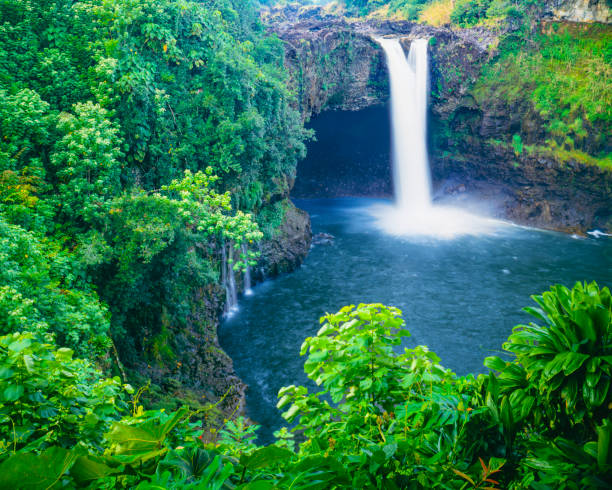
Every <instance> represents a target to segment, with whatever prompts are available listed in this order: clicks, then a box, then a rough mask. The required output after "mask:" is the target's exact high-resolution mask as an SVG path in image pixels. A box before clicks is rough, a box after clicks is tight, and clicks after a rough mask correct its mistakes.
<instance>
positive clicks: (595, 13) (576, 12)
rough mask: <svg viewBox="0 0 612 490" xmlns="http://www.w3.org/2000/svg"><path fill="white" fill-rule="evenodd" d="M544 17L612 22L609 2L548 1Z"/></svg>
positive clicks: (575, 20) (605, 0)
mask: <svg viewBox="0 0 612 490" xmlns="http://www.w3.org/2000/svg"><path fill="white" fill-rule="evenodd" d="M544 5H545V6H544V15H545V16H547V17H549V18H552V19H555V20H568V21H572V22H602V23H604V24H609V23H610V22H612V9H611V8H610V3H609V0H547V1H545V2H544Z"/></svg>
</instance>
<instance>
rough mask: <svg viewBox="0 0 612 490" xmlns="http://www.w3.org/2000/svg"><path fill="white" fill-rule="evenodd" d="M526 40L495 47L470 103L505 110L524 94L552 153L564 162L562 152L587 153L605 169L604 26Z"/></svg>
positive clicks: (606, 37) (607, 33)
mask: <svg viewBox="0 0 612 490" xmlns="http://www.w3.org/2000/svg"><path fill="white" fill-rule="evenodd" d="M530 37H531V39H530V42H529V43H525V42H517V40H516V39H515V38H512V37H510V38H508V39H506V40H505V41H503V42H502V44H500V47H499V56H498V57H497V58H496V59H494V60H493V61H492V62H490V63H488V64H487V65H485V67H484V69H483V72H482V76H481V78H480V79H479V81H478V82H477V83H476V85H475V87H474V89H473V93H474V96H475V98H476V100H477V101H478V103H479V104H482V105H484V106H486V105H487V104H491V103H496V104H498V105H502V107H504V108H508V109H504V110H511V109H510V108H511V107H518V106H520V105H521V104H524V103H525V102H524V101H525V94H530V95H529V97H528V103H529V104H530V105H531V106H532V107H533V109H532V111H533V112H535V114H533V115H532V116H530V117H539V118H540V121H541V127H542V129H543V130H544V131H545V135H544V139H546V141H547V144H548V147H549V151H550V152H552V154H553V155H555V156H557V157H558V158H559V159H560V160H564V152H565V153H567V152H583V153H588V154H590V155H593V156H595V157H597V158H598V159H599V161H598V162H597V163H600V164H601V165H602V166H605V165H606V164H605V160H606V151H607V147H606V144H607V143H606V142H607V141H609V139H610V129H609V128H610V121H611V120H612V113H611V112H610V104H609V103H608V101H609V100H610V98H611V97H612V94H611V93H610V85H609V84H608V83H607V82H606V80H608V79H609V78H610V60H609V50H607V46H608V45H609V43H610V28H609V27H607V26H600V25H594V26H590V27H584V28H580V29H573V28H572V27H571V26H569V27H567V26H566V27H564V28H563V29H558V30H557V31H555V30H551V29H547V30H546V31H544V32H541V33H538V34H535V35H531V36H530ZM491 101H496V102H491ZM498 110H500V108H499V107H498ZM513 145H514V141H513ZM576 158H577V159H578V160H580V158H578V157H576Z"/></svg>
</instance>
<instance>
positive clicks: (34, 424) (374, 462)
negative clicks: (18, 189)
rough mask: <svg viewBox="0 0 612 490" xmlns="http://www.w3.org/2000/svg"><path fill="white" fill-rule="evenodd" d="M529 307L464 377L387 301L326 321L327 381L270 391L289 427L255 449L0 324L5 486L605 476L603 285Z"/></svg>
mask: <svg viewBox="0 0 612 490" xmlns="http://www.w3.org/2000/svg"><path fill="white" fill-rule="evenodd" d="M533 299H534V301H535V302H536V305H537V306H536V307H529V308H526V309H525V311H526V312H527V313H529V314H531V315H532V316H533V318H534V320H535V321H534V322H532V323H529V324H528V325H518V326H517V327H515V329H514V331H513V333H512V335H511V336H510V337H509V339H508V341H507V342H506V343H505V344H504V350H505V352H506V354H505V355H504V356H503V357H489V358H487V359H486V360H485V365H486V366H487V367H489V368H490V369H491V370H490V372H489V374H487V375H479V376H478V377H474V376H473V375H469V376H466V377H459V376H457V375H455V374H454V373H453V372H451V371H450V370H448V369H445V368H444V367H442V365H441V364H440V359H439V357H438V356H437V355H436V354H434V353H433V352H431V351H429V349H427V347H425V346H418V347H415V348H412V349H409V348H404V349H403V351H402V352H401V353H400V351H399V348H400V346H401V344H402V339H403V338H405V337H407V336H409V335H410V333H409V332H408V331H406V330H405V329H403V326H404V321H403V319H402V318H401V312H400V311H399V310H398V309H397V308H393V307H387V306H384V305H381V304H360V305H358V306H355V305H351V306H347V307H344V308H342V309H341V310H340V311H339V312H337V313H335V314H328V315H326V316H324V317H323V318H321V324H322V325H321V328H320V330H319V331H318V333H317V335H316V336H314V337H310V338H307V339H306V340H305V342H304V344H303V346H302V350H301V354H302V355H305V356H307V359H306V361H305V363H304V370H305V372H306V374H307V375H308V377H309V378H310V379H311V380H312V381H314V383H315V384H316V385H317V386H320V387H321V390H320V391H318V392H316V393H311V392H309V390H308V389H307V388H306V387H303V386H288V387H285V388H282V389H281V390H280V392H279V402H278V407H279V408H281V409H284V410H285V412H284V413H283V417H284V418H285V419H286V420H287V421H288V422H290V423H293V427H292V428H291V429H290V430H288V429H282V430H281V431H278V432H277V433H276V437H277V440H276V442H275V443H274V444H272V445H270V446H265V447H260V446H257V444H256V442H255V437H256V436H255V430H256V426H247V425H245V423H244V420H243V419H241V418H240V419H238V420H236V421H226V422H225V424H222V425H221V426H216V425H215V424H214V423H211V422H210V421H211V419H210V418H209V414H210V413H211V412H212V411H213V410H214V407H213V406H208V407H205V408H203V409H201V410H199V411H195V412H194V411H190V410H188V409H187V408H182V409H179V410H177V411H175V412H172V413H167V412H165V411H163V410H161V411H159V410H158V411H150V410H145V409H144V408H143V406H142V405H141V403H140V398H139V396H140V392H137V393H134V392H133V389H132V388H131V387H130V386H122V385H121V383H120V381H119V379H118V378H111V379H108V378H104V377H103V376H102V375H101V373H100V372H99V371H98V370H96V369H95V367H94V366H92V365H91V363H89V362H88V361H85V360H80V359H75V358H74V357H73V352H72V351H71V350H69V349H67V348H59V349H58V348H57V347H55V346H54V345H53V344H52V343H44V342H41V341H39V340H37V338H36V336H35V335H34V334H32V333H18V332H17V333H13V334H9V335H5V336H3V337H0V393H2V401H1V402H0V417H2V418H1V419H0V421H1V424H0V427H1V432H0V438H1V439H0V451H1V452H0V487H2V488H60V487H62V488H126V487H129V488H217V489H220V488H244V489H248V488H257V489H259V488H261V489H265V488H292V489H295V488H489V489H493V488H516V489H518V488H535V489H544V488H576V489H578V488H609V486H610V484H612V476H611V475H612V471H611V470H612V451H611V449H612V440H611V436H612V421H611V420H610V410H611V409H612V392H611V391H610V385H611V384H612V296H611V294H610V291H609V289H607V288H601V289H600V288H599V287H598V286H597V284H595V283H591V284H587V283H577V284H576V285H575V286H574V287H573V288H572V289H568V288H566V287H564V286H560V285H557V286H553V287H552V288H551V289H550V290H549V291H546V292H544V293H543V294H541V295H537V296H534V297H533Z"/></svg>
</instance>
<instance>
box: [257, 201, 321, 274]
mask: <svg viewBox="0 0 612 490" xmlns="http://www.w3.org/2000/svg"><path fill="white" fill-rule="evenodd" d="M311 243H312V231H311V227H310V216H308V213H306V212H305V211H302V210H301V209H298V208H296V207H295V206H294V205H293V203H291V201H287V203H286V208H285V214H284V216H283V221H282V223H281V226H280V227H279V229H278V231H277V233H276V234H275V236H273V237H272V238H271V239H269V240H265V241H264V242H263V243H262V244H261V249H260V251H261V256H260V259H259V262H258V265H257V267H256V268H255V271H254V278H255V280H256V281H257V282H261V281H263V280H264V279H265V278H266V277H273V276H277V275H279V274H282V273H284V272H291V271H293V270H295V269H297V268H298V267H299V266H300V265H301V264H302V262H304V259H305V258H306V256H307V255H308V251H309V250H310V244H311Z"/></svg>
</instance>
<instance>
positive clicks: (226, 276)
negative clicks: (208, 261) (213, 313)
mask: <svg viewBox="0 0 612 490" xmlns="http://www.w3.org/2000/svg"><path fill="white" fill-rule="evenodd" d="M227 250H228V251H229V252H226V246H225V245H223V247H221V284H222V285H223V286H224V287H225V308H224V310H223V313H224V314H225V315H231V314H232V313H233V312H235V311H236V309H237V308H238V292H237V291H236V274H235V272H234V247H233V245H232V244H231V243H230V245H229V247H227Z"/></svg>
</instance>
